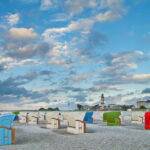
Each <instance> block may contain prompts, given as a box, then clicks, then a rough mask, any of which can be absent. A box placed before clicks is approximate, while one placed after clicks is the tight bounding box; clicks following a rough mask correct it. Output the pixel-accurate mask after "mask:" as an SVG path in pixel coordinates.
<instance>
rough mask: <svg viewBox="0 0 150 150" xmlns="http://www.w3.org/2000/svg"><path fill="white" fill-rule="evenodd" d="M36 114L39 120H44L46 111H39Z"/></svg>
mask: <svg viewBox="0 0 150 150" xmlns="http://www.w3.org/2000/svg"><path fill="white" fill-rule="evenodd" d="M38 116H39V120H45V119H46V118H45V117H46V112H39V113H38Z"/></svg>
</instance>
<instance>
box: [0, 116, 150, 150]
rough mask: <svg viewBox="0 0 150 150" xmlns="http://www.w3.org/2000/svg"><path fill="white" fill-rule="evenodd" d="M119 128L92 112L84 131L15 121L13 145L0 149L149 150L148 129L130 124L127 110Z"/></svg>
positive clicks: (149, 134) (63, 125) (149, 138)
mask: <svg viewBox="0 0 150 150" xmlns="http://www.w3.org/2000/svg"><path fill="white" fill-rule="evenodd" d="M124 115H125V120H124V121H123V122H122V126H120V127H109V126H106V123H103V122H102V121H101V120H99V119H96V118H98V116H99V114H98V113H97V114H95V122H94V124H92V125H89V124H87V133H85V134H79V135H73V134H68V133H67V132H66V124H65V123H63V122H62V126H61V129H55V130H51V129H46V128H45V122H44V121H41V122H40V124H39V125H37V126H33V125H26V124H20V123H15V124H14V126H13V127H14V128H15V129H16V144H15V145H7V146H0V150H150V131H149V130H145V129H144V125H143V124H139V125H137V124H132V123H131V121H130V118H131V117H130V113H126V114H124Z"/></svg>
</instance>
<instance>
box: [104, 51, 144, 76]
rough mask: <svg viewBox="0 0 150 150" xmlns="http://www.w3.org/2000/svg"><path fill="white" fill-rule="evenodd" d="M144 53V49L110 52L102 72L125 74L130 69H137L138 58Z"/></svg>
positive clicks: (110, 74) (114, 74) (112, 74)
mask: <svg viewBox="0 0 150 150" xmlns="http://www.w3.org/2000/svg"><path fill="white" fill-rule="evenodd" d="M138 55H143V52H142V51H132V52H120V53H110V54H108V55H107V56H106V58H105V60H104V61H105V62H104V64H106V67H104V68H103V69H102V71H101V73H102V74H103V75H104V76H106V75H107V76H116V75H125V74H126V73H127V71H129V70H130V69H137V64H136V59H137V56H138Z"/></svg>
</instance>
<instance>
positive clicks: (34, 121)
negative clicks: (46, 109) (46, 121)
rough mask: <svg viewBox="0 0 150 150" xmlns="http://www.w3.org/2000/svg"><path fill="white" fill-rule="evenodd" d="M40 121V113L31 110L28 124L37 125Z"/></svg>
mask: <svg viewBox="0 0 150 150" xmlns="http://www.w3.org/2000/svg"><path fill="white" fill-rule="evenodd" d="M38 123H39V118H38V113H37V112H30V113H29V114H28V124H32V125H36V124H38Z"/></svg>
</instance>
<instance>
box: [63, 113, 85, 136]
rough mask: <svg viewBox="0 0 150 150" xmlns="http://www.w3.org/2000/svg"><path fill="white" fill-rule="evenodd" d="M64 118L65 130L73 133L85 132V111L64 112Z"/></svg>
mask: <svg viewBox="0 0 150 150" xmlns="http://www.w3.org/2000/svg"><path fill="white" fill-rule="evenodd" d="M63 117H64V120H67V121H68V127H67V132H69V133H73V134H80V133H86V122H85V121H84V117H85V112H65V113H63Z"/></svg>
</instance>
